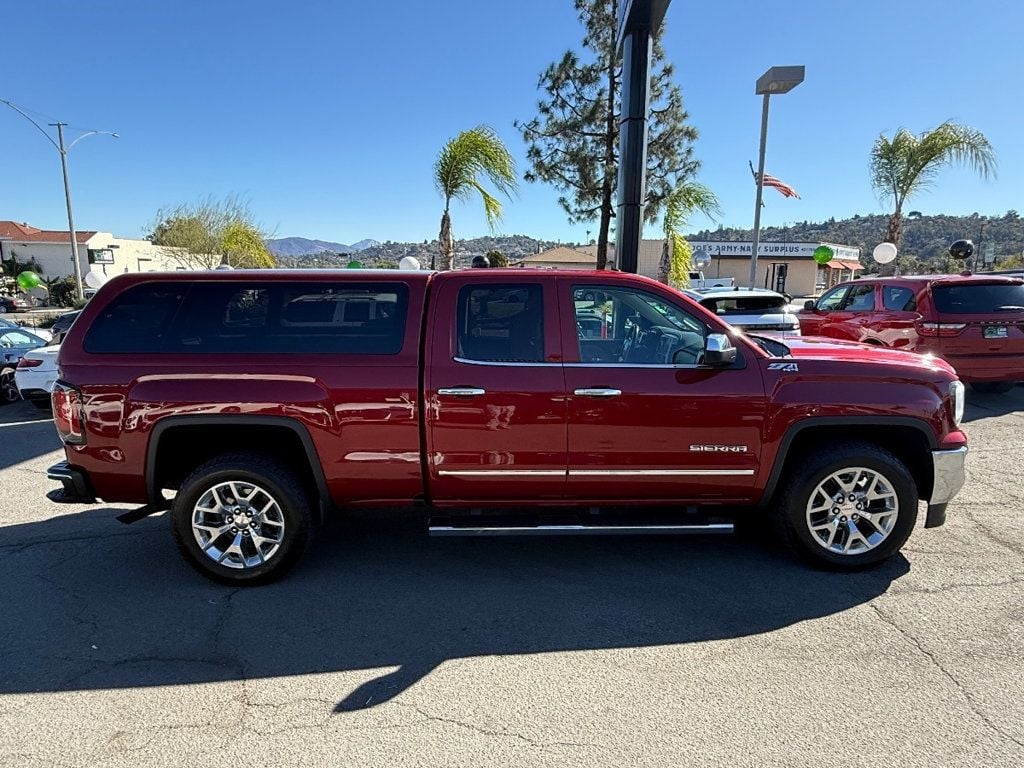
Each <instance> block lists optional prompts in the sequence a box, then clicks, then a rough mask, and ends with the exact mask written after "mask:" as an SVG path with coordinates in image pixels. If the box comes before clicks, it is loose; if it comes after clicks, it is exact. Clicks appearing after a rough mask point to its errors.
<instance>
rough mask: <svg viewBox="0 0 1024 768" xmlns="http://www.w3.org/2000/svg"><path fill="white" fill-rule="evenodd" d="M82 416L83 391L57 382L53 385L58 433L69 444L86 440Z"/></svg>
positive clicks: (54, 418)
mask: <svg viewBox="0 0 1024 768" xmlns="http://www.w3.org/2000/svg"><path fill="white" fill-rule="evenodd" d="M84 421H85V420H84V419H83V418H82V393H81V392H79V391H78V390H77V389H75V388H74V387H71V386H68V385H67V384H64V383H62V382H57V383H56V384H55V385H54V387H53V423H54V424H55V425H56V427H57V435H58V436H59V437H60V439H61V440H62V441H63V442H64V443H67V444H68V445H81V444H82V443H84V442H85V430H84V429H83V428H82V424H83V423H84Z"/></svg>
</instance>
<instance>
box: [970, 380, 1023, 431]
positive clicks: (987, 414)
mask: <svg viewBox="0 0 1024 768" xmlns="http://www.w3.org/2000/svg"><path fill="white" fill-rule="evenodd" d="M1018 411H1024V387H1016V388H1014V389H1012V390H1010V391H1009V392H1006V393H1004V394H986V393H981V392H975V391H973V390H968V391H967V403H966V407H965V408H964V423H965V424H969V423H971V422H972V421H981V420H982V419H993V418H998V417H999V416H1006V415H1007V414H1009V413H1016V412H1018Z"/></svg>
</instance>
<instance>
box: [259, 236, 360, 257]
mask: <svg viewBox="0 0 1024 768" xmlns="http://www.w3.org/2000/svg"><path fill="white" fill-rule="evenodd" d="M377 245H380V243H379V242H378V241H376V240H360V241H359V242H358V243H352V245H346V244H345V243H332V242H330V241H328V240H310V239H309V238H306V237H281V238H277V239H275V240H267V248H269V249H270V252H271V253H272V254H274V255H275V256H311V255H315V254H318V253H356V252H357V251H365V250H366V249H367V248H373V247H374V246H377Z"/></svg>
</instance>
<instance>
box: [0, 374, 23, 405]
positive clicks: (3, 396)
mask: <svg viewBox="0 0 1024 768" xmlns="http://www.w3.org/2000/svg"><path fill="white" fill-rule="evenodd" d="M19 400H21V393H20V392H19V391H18V385H17V384H16V383H15V381H14V369H13V368H9V369H7V370H5V371H3V372H2V373H0V403H2V404H4V405H7V404H8V403H16V402H18V401H19Z"/></svg>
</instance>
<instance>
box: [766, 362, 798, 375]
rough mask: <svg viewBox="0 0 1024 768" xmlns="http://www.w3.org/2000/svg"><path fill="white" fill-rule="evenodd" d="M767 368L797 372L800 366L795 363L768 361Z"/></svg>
mask: <svg viewBox="0 0 1024 768" xmlns="http://www.w3.org/2000/svg"><path fill="white" fill-rule="evenodd" d="M768 370H769V371H787V372H789V373H797V372H798V371H799V370H800V366H799V365H797V364H796V363H768Z"/></svg>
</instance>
